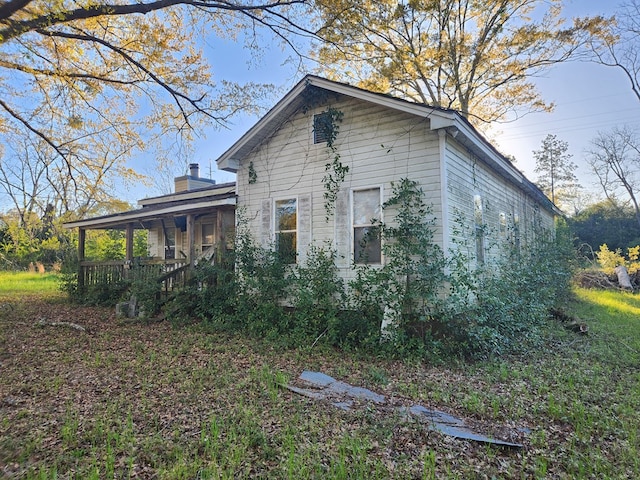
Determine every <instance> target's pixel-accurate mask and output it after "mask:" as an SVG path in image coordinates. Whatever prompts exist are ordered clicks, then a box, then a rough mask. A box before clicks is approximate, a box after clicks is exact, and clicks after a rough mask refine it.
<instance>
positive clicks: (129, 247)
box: [125, 223, 133, 263]
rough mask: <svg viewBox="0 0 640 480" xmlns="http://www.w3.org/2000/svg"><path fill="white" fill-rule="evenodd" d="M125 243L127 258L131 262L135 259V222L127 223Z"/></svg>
mask: <svg viewBox="0 0 640 480" xmlns="http://www.w3.org/2000/svg"><path fill="white" fill-rule="evenodd" d="M125 245H126V250H125V260H126V261H127V262H128V263H130V262H132V261H133V223H127V230H126V237H125Z"/></svg>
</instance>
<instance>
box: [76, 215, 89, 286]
mask: <svg viewBox="0 0 640 480" xmlns="http://www.w3.org/2000/svg"><path fill="white" fill-rule="evenodd" d="M86 239H87V231H86V230H85V229H84V228H82V227H79V228H78V289H79V290H80V291H82V289H83V288H84V269H83V268H82V262H84V247H85V243H86Z"/></svg>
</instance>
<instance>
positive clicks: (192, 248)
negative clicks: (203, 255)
mask: <svg viewBox="0 0 640 480" xmlns="http://www.w3.org/2000/svg"><path fill="white" fill-rule="evenodd" d="M195 223H196V222H195V217H194V215H193V214H191V213H190V214H188V215H187V248H188V253H187V262H189V270H193V262H194V260H195V259H196V229H195Z"/></svg>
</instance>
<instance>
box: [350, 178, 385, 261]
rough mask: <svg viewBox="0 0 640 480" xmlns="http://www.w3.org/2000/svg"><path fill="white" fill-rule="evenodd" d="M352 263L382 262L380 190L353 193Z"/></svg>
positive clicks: (370, 189)
mask: <svg viewBox="0 0 640 480" xmlns="http://www.w3.org/2000/svg"><path fill="white" fill-rule="evenodd" d="M352 198H353V216H352V225H353V261H354V262H355V263H357V264H365V263H367V264H372V263H374V264H375V263H381V262H382V242H381V240H380V228H379V227H378V225H377V224H376V223H377V222H378V221H379V220H380V214H381V202H380V188H379V187H378V188H368V189H366V190H354V191H353V197H352Z"/></svg>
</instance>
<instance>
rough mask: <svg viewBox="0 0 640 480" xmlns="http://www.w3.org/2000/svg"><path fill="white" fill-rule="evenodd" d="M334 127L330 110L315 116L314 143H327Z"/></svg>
mask: <svg viewBox="0 0 640 480" xmlns="http://www.w3.org/2000/svg"><path fill="white" fill-rule="evenodd" d="M332 128H333V124H332V119H331V115H330V114H329V112H323V113H319V114H317V115H314V116H313V143H327V140H329V135H330V134H331V129H332Z"/></svg>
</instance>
